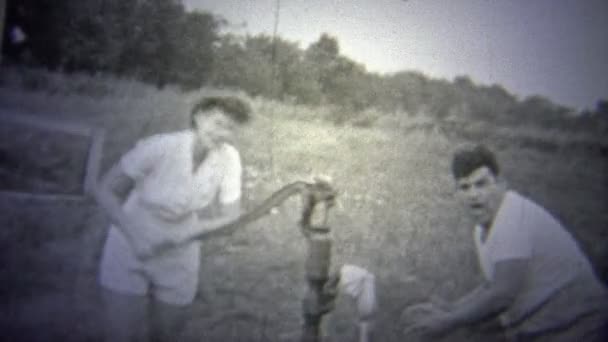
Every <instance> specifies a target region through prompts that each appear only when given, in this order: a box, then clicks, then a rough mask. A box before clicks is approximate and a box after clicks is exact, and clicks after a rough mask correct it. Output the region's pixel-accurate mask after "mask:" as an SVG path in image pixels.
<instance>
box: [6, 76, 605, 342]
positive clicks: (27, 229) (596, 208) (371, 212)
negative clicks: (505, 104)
mask: <svg viewBox="0 0 608 342" xmlns="http://www.w3.org/2000/svg"><path fill="white" fill-rule="evenodd" d="M57 77H58V80H57V82H55V83H53V82H50V83H47V84H46V86H45V87H44V88H41V89H36V90H24V89H23V88H19V87H14V86H11V85H6V84H5V85H4V86H3V87H1V88H0V111H1V112H3V113H10V114H11V115H28V116H32V117H42V118H45V119H47V120H56V121H58V122H59V121H66V122H71V123H78V124H81V125H88V126H93V127H97V128H103V129H104V130H105V144H104V146H103V147H104V149H103V151H104V153H103V158H102V162H101V169H102V170H106V169H107V168H108V167H109V166H110V165H111V164H112V163H114V162H115V161H116V160H117V158H118V157H119V156H120V155H121V154H122V153H124V152H125V151H126V150H127V149H128V148H130V146H132V145H133V143H134V142H135V141H136V140H137V139H138V138H140V137H143V136H147V135H150V134H154V133H158V132H164V131H170V130H175V129H181V128H184V127H186V125H187V122H188V120H187V111H188V108H189V104H190V103H192V101H194V100H195V99H197V98H198V97H200V96H201V95H203V94H209V93H216V92H218V91H217V90H209V89H207V90H199V91H195V92H189V93H181V92H179V91H177V90H175V89H172V88H165V89H164V90H163V91H157V90H155V89H154V88H151V87H147V86H143V85H141V84H139V83H136V82H130V81H125V80H113V79H104V78H100V79H90V78H83V79H77V78H73V79H70V78H61V77H60V76H57ZM65 82H70V83H65ZM78 85H82V86H81V87H80V88H79V87H78ZM250 101H251V102H252V104H253V107H254V113H255V119H254V120H253V122H252V123H251V125H250V127H248V128H247V129H246V130H245V131H244V132H243V134H242V136H241V137H240V146H242V148H241V152H242V157H243V160H244V165H245V179H246V182H245V189H244V190H245V196H246V198H245V202H246V205H247V207H251V206H252V205H253V204H254V203H256V202H258V201H260V200H262V199H263V198H265V197H266V196H268V195H270V194H271V193H272V192H273V191H275V190H277V189H278V188H280V187H281V186H282V185H284V184H287V183H289V182H292V181H295V180H309V179H310V178H311V176H312V175H315V174H324V175H328V176H331V178H332V179H333V181H334V183H335V186H336V188H337V189H338V191H339V199H338V205H337V207H336V208H335V209H334V210H333V211H332V212H331V218H330V222H329V224H330V226H331V227H332V229H333V236H334V239H335V240H334V241H335V244H334V250H333V251H334V264H335V265H340V264H342V263H346V262H348V263H354V264H358V265H361V266H364V267H366V268H368V269H370V270H371V271H372V272H374V273H375V274H376V277H377V280H378V291H379V294H380V302H381V307H382V314H381V315H380V322H379V326H380V330H381V333H380V336H379V340H381V341H388V342H390V341H401V336H400V329H401V326H400V324H399V320H398V316H399V313H400V311H401V310H402V309H403V307H404V306H405V305H407V304H411V303H414V302H417V301H421V300H424V299H425V298H426V297H427V296H429V295H431V294H439V295H443V296H446V297H449V298H454V297H456V296H458V295H460V294H462V293H464V292H465V291H467V290H468V289H469V288H470V287H471V286H473V285H474V284H475V282H476V281H477V279H478V277H479V273H478V270H477V265H476V258H475V256H474V254H473V249H472V248H473V246H472V241H471V232H470V228H469V227H470V222H467V220H466V219H464V218H462V216H461V215H459V214H460V213H459V210H460V209H459V207H458V206H457V205H456V204H455V203H454V201H453V184H452V181H451V178H450V175H449V167H448V165H449V158H450V155H451V152H452V151H453V148H454V146H456V145H457V144H458V143H461V142H463V141H466V140H470V139H476V140H478V139H481V140H483V141H486V142H487V143H488V144H489V145H490V146H491V147H493V148H495V149H496V150H497V151H498V154H499V159H500V160H501V162H502V163H503V165H504V173H505V176H506V177H507V178H508V179H509V181H510V184H511V185H512V187H513V188H515V189H517V190H518V191H521V192H522V193H524V194H526V195H529V196H530V197H532V198H534V199H535V200H537V201H538V202H539V203H541V204H543V205H545V206H546V207H547V208H548V209H549V210H550V211H551V212H553V213H555V214H556V215H557V217H559V218H560V219H561V220H562V221H563V222H564V223H565V224H566V225H567V226H568V227H569V228H570V230H571V232H572V234H573V235H574V236H575V237H576V238H577V239H578V240H579V241H580V243H581V245H582V247H583V248H584V250H585V251H586V252H587V253H588V254H589V256H590V257H591V260H592V261H593V262H594V266H595V267H596V269H597V270H598V272H599V274H600V275H601V277H602V278H603V280H604V281H608V263H607V262H606V260H608V246H607V243H606V242H608V241H607V240H608V237H607V236H606V230H605V227H606V226H607V225H608V204H607V203H608V201H606V200H605V199H606V191H608V188H607V186H606V185H608V172H606V171H608V167H607V166H608V160H607V159H606V146H607V145H606V141H600V140H598V139H599V138H598V137H596V136H590V135H586V134H584V133H580V134H578V135H569V134H567V133H565V132H564V131H558V132H557V133H556V132H549V131H542V130H540V129H539V128H534V129H530V130H528V131H525V130H521V129H519V130H515V129H513V128H511V127H508V126H503V127H494V126H491V125H489V124H478V125H474V124H471V123H468V124H467V123H457V124H453V125H452V126H450V125H448V124H447V123H445V122H444V123H441V122H438V121H433V120H429V119H428V118H425V117H424V116H407V115H401V116H399V115H382V116H379V117H374V118H373V120H370V123H368V124H365V125H359V126H357V125H354V124H353V123H352V122H345V123H344V124H342V125H334V124H332V123H330V122H328V121H327V120H326V116H325V114H326V112H325V109H315V108H312V107H305V106H295V105H287V104H281V103H277V102H272V101H267V100H264V99H261V98H253V99H250ZM369 115H371V116H373V115H379V114H378V113H375V114H374V113H371V114H369ZM360 126H366V127H360ZM13 133H15V134H17V133H16V132H13ZM24 134H25V133H24ZM17 135H18V134H17ZM573 142H576V143H573ZM32 143H33V145H35V144H36V141H33V142H32ZM64 147H65V148H66V149H69V148H70V146H68V145H66V146H64ZM0 184H1V183H0ZM0 204H1V205H2V214H1V215H0V222H1V223H2V226H3V227H4V229H3V232H2V235H1V237H0V246H2V249H1V250H2V252H1V253H2V257H3V260H7V261H8V262H5V265H4V267H3V268H2V270H1V271H0V279H1V280H2V282H3V284H4V285H3V286H2V292H1V293H2V295H1V298H0V300H1V301H2V302H3V303H4V304H5V307H6V308H8V309H7V310H4V313H3V316H2V318H1V319H0V326H2V327H3V328H5V330H4V331H5V332H6V335H5V336H11V334H13V336H14V337H15V339H13V340H15V341H16V340H19V338H17V337H18V336H19V337H21V338H22V340H24V341H25V340H29V341H31V340H34V341H35V340H36V339H38V340H42V339H43V337H41V335H44V338H46V339H48V338H51V339H53V340H55V339H56V340H60V339H61V340H63V341H72V340H73V341H81V340H85V339H87V338H88V339H90V340H95V338H96V336H98V333H99V330H98V329H99V327H98V325H97V324H96V320H97V319H99V316H98V315H99V310H98V309H97V305H98V304H99V302H98V297H97V292H96V290H95V274H96V271H97V264H96V263H97V258H98V255H99V250H100V248H101V244H102V243H103V239H104V234H105V229H106V227H107V223H108V221H107V218H106V217H105V216H104V215H103V214H101V213H100V212H99V210H98V208H97V207H96V205H95V204H94V203H93V202H92V201H91V200H87V199H84V200H79V201H61V200H44V199H39V198H36V197H19V198H15V197H12V196H9V195H0ZM299 210H300V204H299V203H298V202H297V201H295V200H289V201H287V202H286V203H285V204H284V205H283V206H282V207H281V208H280V209H279V210H278V211H277V212H276V213H275V214H274V215H270V216H268V217H265V218H262V219H261V220H259V221H258V222H256V223H255V224H252V225H251V226H249V227H248V228H246V229H244V230H243V231H240V232H237V233H236V234H235V235H234V236H232V237H229V238H221V239H217V240H210V241H206V242H204V244H203V249H202V250H203V259H202V260H203V270H204V272H203V273H204V274H202V275H201V294H200V296H199V297H198V298H197V299H196V302H195V305H193V306H192V308H191V315H190V316H191V320H189V322H188V325H187V327H186V333H187V335H189V336H191V337H192V338H193V339H195V338H198V339H204V340H206V341H297V339H298V337H299V335H298V334H299V329H300V323H301V309H300V305H301V304H300V299H301V297H302V293H303V290H304V288H305V284H304V280H303V274H304V273H303V272H304V268H303V261H304V253H305V249H304V247H305V246H304V241H303V239H302V238H301V236H300V235H299V233H298V231H297V230H296V223H297V219H298V215H299ZM23 270H26V271H25V272H24V271H23ZM210 275H212V276H210ZM349 305H350V303H348V302H341V303H340V305H339V306H338V308H337V310H336V313H335V315H334V317H333V318H332V319H331V320H330V324H329V328H328V333H330V334H331V335H332V336H333V337H332V338H333V339H332V341H334V340H335V341H350V340H352V334H353V333H354V330H353V327H352V326H351V323H352V321H351V320H352V313H351V312H350V311H349V310H350V309H352V307H350V306H349ZM235 312H236V313H235ZM222 313H225V315H223V316H222ZM232 313H234V314H232ZM34 328H36V329H34ZM33 331H37V332H36V333H32V332H33ZM41 332H44V334H43V333H41ZM33 334H35V335H33ZM475 339H477V340H479V341H483V340H484V337H483V336H476V335H471V334H470V333H468V332H460V333H458V334H457V335H455V336H454V338H453V339H450V340H463V341H464V340H467V341H469V340H475Z"/></svg>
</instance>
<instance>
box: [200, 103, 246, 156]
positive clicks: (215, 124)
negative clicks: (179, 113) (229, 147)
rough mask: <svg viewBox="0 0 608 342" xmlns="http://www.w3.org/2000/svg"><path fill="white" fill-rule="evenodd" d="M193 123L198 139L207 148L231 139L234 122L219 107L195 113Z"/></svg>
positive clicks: (234, 127) (234, 126)
mask: <svg viewBox="0 0 608 342" xmlns="http://www.w3.org/2000/svg"><path fill="white" fill-rule="evenodd" d="M194 123H195V125H194V131H195V132H196V135H197V138H198V140H199V141H200V142H201V143H202V144H203V145H204V146H205V147H207V148H209V149H213V148H216V147H218V146H219V145H221V144H222V143H230V142H232V141H233V138H234V131H235V129H236V122H234V120H232V119H231V118H230V117H228V116H227V115H225V114H224V112H223V111H222V110H221V109H217V108H212V109H210V110H207V111H205V112H201V113H199V114H197V115H195V116H194Z"/></svg>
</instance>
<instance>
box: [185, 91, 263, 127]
mask: <svg viewBox="0 0 608 342" xmlns="http://www.w3.org/2000/svg"><path fill="white" fill-rule="evenodd" d="M214 108H218V109H220V110H222V112H224V113H225V114H226V115H227V116H228V117H229V118H231V119H232V120H234V121H235V122H237V123H239V124H244V123H246V122H247V121H249V119H250V115H251V107H250V106H249V104H247V103H246V102H245V101H244V100H241V99H240V98H238V97H236V96H212V97H203V98H202V99H201V100H200V101H199V102H197V103H196V104H195V105H194V106H192V110H191V111H190V124H191V125H192V127H194V125H195V122H194V116H195V115H197V114H199V113H200V112H205V111H208V110H211V109H214Z"/></svg>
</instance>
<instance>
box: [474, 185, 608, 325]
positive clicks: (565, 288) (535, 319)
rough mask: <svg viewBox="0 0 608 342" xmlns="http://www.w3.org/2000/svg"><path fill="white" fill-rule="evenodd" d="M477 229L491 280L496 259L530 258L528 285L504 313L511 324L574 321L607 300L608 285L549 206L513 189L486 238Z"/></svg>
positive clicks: (478, 244)
mask: <svg viewBox="0 0 608 342" xmlns="http://www.w3.org/2000/svg"><path fill="white" fill-rule="evenodd" d="M481 236H482V228H481V227H480V226H476V227H475V230H474V239H475V245H476V247H477V253H478V257H479V262H480V266H481V269H482V271H483V274H484V277H485V278H486V279H487V280H488V281H491V280H492V279H493V276H494V274H493V273H494V265H495V264H496V263H497V262H500V261H504V260H509V259H527V260H528V268H527V271H526V277H525V281H524V284H523V288H522V289H521V291H520V292H519V293H518V295H517V297H516V299H515V301H514V302H513V303H512V304H511V305H510V306H509V307H508V309H507V310H506V312H504V313H503V314H502V316H501V320H502V323H503V324H504V325H505V326H506V327H513V328H514V329H516V330H518V331H523V332H537V331H542V330H546V329H550V328H552V327H556V326H558V325H561V324H565V323H567V322H570V321H573V320H574V319H576V318H577V317H579V316H581V315H582V314H584V313H586V312H589V311H590V310H595V309H596V308H597V307H598V300H599V301H602V300H605V298H606V297H605V294H606V291H605V288H604V287H603V286H602V285H601V283H600V281H599V280H598V279H597V277H596V276H595V274H594V271H593V269H592V267H591V265H590V263H589V261H588V260H587V258H586V257H585V255H584V254H583V252H582V251H581V249H580V248H579V246H578V245H577V243H576V241H575V240H574V238H573V237H572V236H571V235H570V234H569V233H568V232H567V231H566V229H564V227H563V226H562V225H561V224H560V223H559V222H558V221H557V220H556V219H555V218H554V217H553V216H551V215H550V214H549V213H548V212H547V211H546V210H544V209H543V208H542V207H540V206H538V205H537V204H535V203H534V202H532V201H530V200H528V199H527V198H525V197H523V196H521V195H519V194H518V193H516V192H513V191H508V192H507V193H506V194H505V196H504V199H503V201H502V203H501V206H500V208H499V210H498V212H497V214H496V216H495V218H494V221H493V223H492V226H491V228H490V231H489V234H488V235H487V237H486V240H485V241H482V240H481Z"/></svg>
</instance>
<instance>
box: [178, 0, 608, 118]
mask: <svg viewBox="0 0 608 342" xmlns="http://www.w3.org/2000/svg"><path fill="white" fill-rule="evenodd" d="M183 2H184V4H185V5H186V7H187V8H188V9H189V10H193V9H199V10H204V11H207V12H211V13H213V14H216V15H220V16H222V17H223V18H225V19H227V20H228V21H229V23H230V25H229V26H227V27H225V28H224V32H227V31H230V32H233V33H238V34H253V35H255V34H259V33H266V34H269V35H271V34H272V33H273V30H274V24H275V13H276V12H275V9H276V7H277V3H279V4H280V6H279V8H280V10H279V12H278V13H279V15H278V18H279V19H278V26H277V32H278V35H279V36H281V37H282V38H284V39H287V40H289V41H292V42H299V43H300V47H301V48H306V47H307V46H308V45H309V44H310V43H312V42H314V41H316V40H318V39H319V37H320V36H321V34H322V33H324V32H325V33H328V34H330V35H332V36H334V37H336V38H337V39H338V42H339V45H340V52H341V54H343V55H345V56H347V57H349V58H350V59H352V60H354V61H356V62H358V63H361V64H364V65H365V66H366V68H367V70H368V71H371V72H379V73H391V72H396V71H402V70H415V71H419V72H422V73H424V74H426V75H427V76H429V77H433V78H441V79H447V80H452V79H453V78H454V77H455V76H459V75H468V76H469V77H470V78H471V79H472V80H473V81H474V82H475V83H476V84H482V85H492V84H500V85H502V86H503V87H504V88H506V89H507V90H508V91H509V92H511V93H513V94H515V95H517V96H518V97H519V98H520V99H523V98H525V97H526V96H530V95H542V96H546V97H548V98H549V99H551V100H552V101H553V102H555V103H558V104H562V105H566V106H570V107H573V108H575V109H584V108H589V109H593V108H594V107H595V104H596V102H597V100H599V99H608V1H606V0H183Z"/></svg>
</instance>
